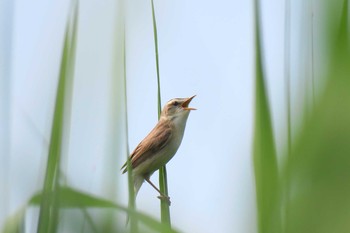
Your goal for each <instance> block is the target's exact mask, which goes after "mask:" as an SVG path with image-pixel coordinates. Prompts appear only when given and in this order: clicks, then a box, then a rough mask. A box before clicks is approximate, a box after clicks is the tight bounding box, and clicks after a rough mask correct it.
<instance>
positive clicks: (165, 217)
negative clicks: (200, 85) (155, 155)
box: [151, 0, 171, 226]
mask: <svg viewBox="0 0 350 233" xmlns="http://www.w3.org/2000/svg"><path fill="white" fill-rule="evenodd" d="M151 5H152V20H153V33H154V48H155V54H156V68H157V90H158V118H160V113H161V111H162V110H161V108H162V103H161V94H160V74H159V56H158V35H157V21H156V14H155V11H154V3H153V0H151ZM159 189H160V191H161V192H162V193H164V194H165V195H167V196H168V182H167V172H166V166H165V165H164V166H163V167H161V168H160V169H159ZM160 214H161V221H162V222H163V223H166V224H168V225H169V226H171V220H170V208H169V205H168V203H167V202H166V201H165V200H161V201H160Z"/></svg>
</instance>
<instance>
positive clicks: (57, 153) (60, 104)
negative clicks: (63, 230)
mask: <svg viewBox="0 0 350 233" xmlns="http://www.w3.org/2000/svg"><path fill="white" fill-rule="evenodd" d="M77 11H78V5H77V4H76V5H75V6H74V14H73V17H72V21H69V23H68V24H67V29H66V33H65V40H64V47H63V52H62V59H61V68H60V75H59V81H58V87H57V93H56V103H55V108H54V116H53V122H52V130H51V138H50V146H49V154H48V160H47V166H46V174H45V180H44V187H43V198H42V199H41V203H40V213H39V221H38V232H41V233H44V232H45V233H46V232H56V231H57V224H58V213H59V203H58V201H59V194H60V191H59V185H58V183H59V176H60V172H59V171H60V161H61V153H62V141H63V128H64V123H65V121H64V118H65V115H67V113H66V112H65V111H67V110H68V109H67V105H68V106H70V101H71V99H69V98H67V96H68V97H71V94H70V93H67V91H72V86H71V85H72V81H73V71H74V60H75V56H74V55H75V51H74V50H75V46H76V30H77V17H78V12H77Z"/></svg>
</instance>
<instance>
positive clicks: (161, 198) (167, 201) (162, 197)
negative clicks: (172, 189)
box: [158, 195, 171, 206]
mask: <svg viewBox="0 0 350 233" xmlns="http://www.w3.org/2000/svg"><path fill="white" fill-rule="evenodd" d="M158 198H159V199H160V200H162V201H165V202H166V203H167V204H168V205H169V206H170V204H171V201H170V197H168V196H165V195H161V196H158Z"/></svg>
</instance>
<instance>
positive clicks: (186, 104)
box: [181, 95, 197, 110]
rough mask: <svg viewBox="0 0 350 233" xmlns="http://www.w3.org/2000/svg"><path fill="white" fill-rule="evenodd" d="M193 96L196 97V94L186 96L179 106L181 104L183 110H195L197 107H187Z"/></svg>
mask: <svg viewBox="0 0 350 233" xmlns="http://www.w3.org/2000/svg"><path fill="white" fill-rule="evenodd" d="M194 97H196V95H194V96H192V97H190V98H188V99H187V100H186V101H185V102H183V103H182V105H181V106H182V108H183V109H184V110H197V109H195V108H189V107H188V105H189V104H190V102H191V100H192V99H193V98H194Z"/></svg>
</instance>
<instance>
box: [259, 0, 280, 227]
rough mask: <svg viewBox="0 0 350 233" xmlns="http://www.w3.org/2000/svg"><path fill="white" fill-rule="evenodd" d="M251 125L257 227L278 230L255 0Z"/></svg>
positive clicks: (272, 150) (275, 174) (274, 160)
mask: <svg viewBox="0 0 350 233" xmlns="http://www.w3.org/2000/svg"><path fill="white" fill-rule="evenodd" d="M254 10H255V51H256V52H255V70H256V71H255V72H256V73H255V75H256V78H255V125H254V149H253V160H254V170H255V187H256V193H257V214H258V228H259V231H260V232H262V233H279V232H281V229H280V225H279V224H280V223H281V221H280V214H279V212H278V211H277V210H278V205H279V202H278V200H279V196H278V194H279V193H278V171H277V158H276V149H275V142H274V137H273V132H272V124H271V116H270V110H269V109H270V108H269V104H268V100H267V92H266V88H265V86H266V85H265V78H264V70H263V58H262V46H261V29H260V28H261V27H260V22H261V21H260V14H259V2H258V1H257V0H256V1H255V7H254Z"/></svg>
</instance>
